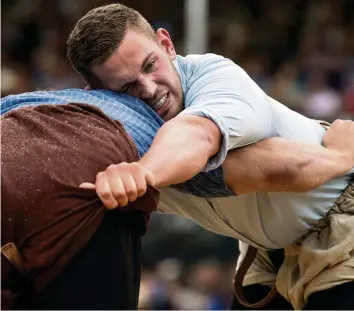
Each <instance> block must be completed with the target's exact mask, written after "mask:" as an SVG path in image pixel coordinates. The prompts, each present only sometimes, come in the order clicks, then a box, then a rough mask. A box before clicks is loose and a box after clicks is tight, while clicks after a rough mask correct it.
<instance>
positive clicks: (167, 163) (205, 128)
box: [140, 115, 222, 188]
mask: <svg viewBox="0 0 354 311" xmlns="http://www.w3.org/2000/svg"><path fill="white" fill-rule="evenodd" d="M221 139H222V138H221V133H220V131H219V128H218V127H217V126H216V124H215V123H214V122H213V121H211V120H209V119H207V118H204V117H199V116H195V115H179V116H177V117H175V118H174V119H172V120H170V121H169V122H166V123H165V124H164V125H163V126H162V127H161V129H160V130H159V131H158V133H157V135H156V137H155V139H154V141H153V143H152V146H151V148H150V150H149V151H148V152H147V153H146V154H145V155H144V157H143V158H142V159H141V160H140V163H141V164H143V165H144V166H145V167H146V168H147V169H148V170H150V172H151V173H152V175H153V179H154V184H155V186H156V187H158V188H160V187H164V186H168V185H171V184H177V183H180V182H184V181H186V180H188V179H190V178H192V177H193V176H194V175H196V174H198V173H199V172H200V171H202V169H203V168H204V166H205V164H206V163H207V161H208V160H209V158H211V157H212V156H213V155H215V154H216V153H217V152H218V150H219V149H220V145H221Z"/></svg>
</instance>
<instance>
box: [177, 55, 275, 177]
mask: <svg viewBox="0 0 354 311" xmlns="http://www.w3.org/2000/svg"><path fill="white" fill-rule="evenodd" d="M186 62H187V66H186V67H187V69H186V89H185V107H186V108H185V110H183V112H182V114H194V115H198V116H202V117H206V118H209V119H211V120H212V121H214V122H215V124H216V125H217V126H218V127H219V129H220V132H221V134H222V136H223V140H222V146H221V148H220V150H219V152H218V153H217V154H216V155H215V156H214V157H212V158H211V159H210V160H209V162H208V164H207V166H206V167H205V168H204V171H209V170H212V169H215V168H216V167H218V166H220V165H221V164H222V163H223V161H224V160H225V157H226V155H227V151H228V150H230V149H234V148H238V147H242V146H246V145H249V144H252V143H255V142H258V141H260V140H262V139H265V138H268V137H270V133H271V122H272V112H271V109H270V103H269V102H268V96H267V95H266V94H265V93H264V92H263V90H262V89H261V88H260V87H259V86H258V85H257V84H256V83H255V82H254V81H253V80H252V79H251V78H250V77H249V76H248V75H247V73H246V72H245V71H244V70H243V69H242V68H241V67H239V66H237V65H236V64H235V63H233V62H232V61H231V60H229V59H227V58H224V57H222V56H218V55H215V54H205V55H190V56H187V57H186Z"/></svg>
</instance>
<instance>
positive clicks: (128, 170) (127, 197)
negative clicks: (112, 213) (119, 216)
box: [80, 162, 154, 209]
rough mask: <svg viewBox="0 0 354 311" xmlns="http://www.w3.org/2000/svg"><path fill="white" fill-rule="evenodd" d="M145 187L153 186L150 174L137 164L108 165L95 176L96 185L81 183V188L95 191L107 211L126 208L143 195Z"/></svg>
mask: <svg viewBox="0 0 354 311" xmlns="http://www.w3.org/2000/svg"><path fill="white" fill-rule="evenodd" d="M147 185H151V186H153V185H154V180H153V176H152V174H151V172H150V171H149V170H148V169H147V168H146V167H145V166H144V165H142V164H140V163H138V162H133V163H125V162H122V163H120V164H115V165H113V164H112V165H110V166H108V168H107V169H106V170H105V171H103V172H100V173H98V174H97V176H96V183H95V185H94V184H91V183H83V184H81V185H80V187H81V188H86V189H96V192H97V195H98V196H99V197H100V199H101V201H102V202H103V204H104V205H105V206H106V207H107V208H108V209H114V208H116V207H118V206H126V205H127V204H128V202H133V201H135V200H136V199H137V198H139V197H141V196H142V195H144V194H145V192H146V190H147Z"/></svg>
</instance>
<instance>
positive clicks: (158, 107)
mask: <svg viewBox="0 0 354 311" xmlns="http://www.w3.org/2000/svg"><path fill="white" fill-rule="evenodd" d="M168 98H169V93H167V94H166V95H164V96H162V97H161V99H160V100H159V101H158V102H157V103H156V104H155V105H154V106H153V109H154V110H155V111H156V112H157V113H159V112H162V108H163V107H164V106H165V104H166V103H167V100H168Z"/></svg>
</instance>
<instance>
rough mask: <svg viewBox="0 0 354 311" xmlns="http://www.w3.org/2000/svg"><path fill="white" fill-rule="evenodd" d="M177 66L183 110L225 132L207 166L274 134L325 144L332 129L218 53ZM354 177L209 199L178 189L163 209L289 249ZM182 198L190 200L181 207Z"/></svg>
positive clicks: (268, 245) (250, 240)
mask: <svg viewBox="0 0 354 311" xmlns="http://www.w3.org/2000/svg"><path fill="white" fill-rule="evenodd" d="M174 65H175V68H176V70H177V72H178V74H179V75H180V79H181V83H182V89H183V93H184V101H185V109H184V110H183V112H182V113H184V114H188V113H189V114H195V115H200V116H203V117H207V118H210V119H211V120H213V121H214V122H215V123H216V124H217V125H218V127H219V129H220V131H221V133H222V135H223V142H222V146H221V149H220V151H219V152H218V154H217V155H216V156H214V157H213V158H212V159H211V160H210V161H209V163H208V164H207V166H206V167H205V171H208V170H211V169H214V168H215V167H218V166H219V165H220V164H221V163H222V162H223V161H224V159H225V157H226V154H227V151H228V150H230V149H234V148H238V147H242V146H246V145H248V144H252V143H254V142H258V141H260V140H262V139H265V138H269V137H283V138H289V139H292V140H298V141H302V142H308V143H313V144H316V145H321V144H322V139H323V136H324V133H325V129H324V128H323V127H322V126H321V125H320V124H319V123H318V122H317V121H315V120H312V119H309V118H306V117H304V116H302V115H300V114H298V113H296V112H294V111H292V110H290V109H288V108H287V107H285V106H284V105H282V104H281V103H279V102H277V101H275V100H274V99H272V98H271V97H269V96H267V94H265V93H264V92H263V91H262V89H261V88H260V87H258V86H257V84H256V83H255V82H254V81H253V80H252V79H251V78H250V77H249V76H248V75H247V73H246V72H245V71H244V70H242V68H240V67H239V66H237V65H236V64H235V63H233V62H232V61H231V60H229V59H226V58H224V57H222V56H218V55H214V54H205V55H188V56H187V57H182V56H177V59H176V60H175V61H174ZM351 172H353V170H352V171H351ZM352 177H353V175H352V174H351V175H350V174H349V173H348V174H347V175H346V176H341V177H338V178H335V179H332V180H330V181H329V182H327V183H326V184H325V185H323V186H322V187H319V188H317V189H315V190H312V191H308V192H306V193H289V192H278V193H263V192H262V193H261V192H258V193H250V194H244V195H240V196H238V197H237V196H234V197H229V198H227V199H222V198H220V199H215V198H211V199H209V200H208V202H206V201H203V200H202V199H198V198H193V197H189V198H188V200H187V199H185V198H183V197H182V196H185V195H182V194H176V193H173V191H172V193H170V195H171V196H173V200H170V201H169V199H170V198H164V197H163V198H162V204H161V206H160V209H161V211H164V212H169V213H176V214H180V215H183V216H185V217H188V218H191V219H194V220H196V221H197V222H198V223H199V224H201V225H202V226H204V227H206V228H207V229H209V230H212V231H215V232H217V233H220V234H224V235H227V236H232V237H235V238H238V239H241V240H243V241H246V242H248V243H250V244H253V245H255V246H257V247H264V248H281V247H284V246H286V245H287V244H289V243H293V242H294V241H295V240H297V239H298V238H300V237H301V236H302V235H303V234H304V233H306V231H307V230H308V229H309V228H311V227H313V226H314V225H315V224H316V223H317V221H318V220H319V219H320V218H322V217H324V216H325V214H326V213H327V212H328V211H329V209H330V208H331V207H332V206H333V203H334V202H335V200H336V199H337V198H338V197H339V196H340V194H341V192H342V191H343V190H344V189H345V188H346V186H347V185H348V184H349V181H350V179H351V178H352ZM170 192H171V191H170ZM171 196H170V197H171ZM182 200H183V202H185V204H177V203H178V202H182ZM165 202H167V203H168V204H164V203H165ZM188 202H190V203H189V204H188ZM171 206H172V207H171ZM280 232H281V234H279V233H280Z"/></svg>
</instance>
